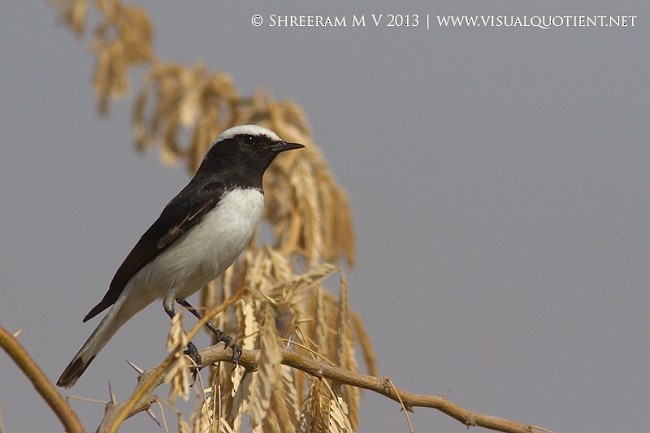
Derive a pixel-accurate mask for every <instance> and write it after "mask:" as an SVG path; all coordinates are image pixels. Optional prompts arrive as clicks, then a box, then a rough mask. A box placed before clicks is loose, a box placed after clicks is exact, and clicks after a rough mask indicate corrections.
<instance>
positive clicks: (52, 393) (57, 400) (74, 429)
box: [0, 326, 85, 433]
mask: <svg viewBox="0 0 650 433" xmlns="http://www.w3.org/2000/svg"><path fill="white" fill-rule="evenodd" d="M0 347H2V348H3V349H4V350H5V352H7V354H8V355H9V357H10V358H11V359H13V361H14V362H15V363H16V365H18V367H19V368H20V369H21V370H22V371H23V373H25V376H27V379H29V381H30V382H31V383H32V385H34V388H35V389H36V392H38V393H39V394H40V395H41V397H43V400H45V402H46V403H47V404H48V405H49V406H50V408H52V410H53V411H54V413H55V414H56V416H57V417H58V418H59V420H60V421H61V423H62V424H63V426H64V427H65V429H66V431H67V432H68V433H83V432H84V431H85V430H84V428H83V426H82V425H81V422H80V421H79V418H77V415H76V414H75V413H74V411H73V410H72V408H71V407H70V406H69V405H68V403H67V402H66V401H65V399H64V398H63V397H62V396H61V394H59V392H58V391H57V390H56V388H55V387H54V385H52V382H50V381H49V379H48V378H47V376H45V373H43V370H41V369H40V367H39V366H38V365H37V364H36V363H35V362H34V360H33V359H32V357H31V356H29V354H28V353H27V352H26V351H25V349H24V348H23V347H22V345H21V344H20V343H19V342H18V340H16V338H15V337H14V336H13V335H11V334H10V333H9V332H7V330H6V329H5V328H3V327H2V326H0Z"/></svg>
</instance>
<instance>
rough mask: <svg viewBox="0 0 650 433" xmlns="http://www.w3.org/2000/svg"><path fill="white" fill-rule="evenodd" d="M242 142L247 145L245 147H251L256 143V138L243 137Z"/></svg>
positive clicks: (250, 136) (252, 136) (251, 136)
mask: <svg viewBox="0 0 650 433" xmlns="http://www.w3.org/2000/svg"><path fill="white" fill-rule="evenodd" d="M242 141H243V142H244V144H247V145H249V146H250V145H253V144H255V143H256V142H257V137H255V136H254V135H244V136H243V137H242Z"/></svg>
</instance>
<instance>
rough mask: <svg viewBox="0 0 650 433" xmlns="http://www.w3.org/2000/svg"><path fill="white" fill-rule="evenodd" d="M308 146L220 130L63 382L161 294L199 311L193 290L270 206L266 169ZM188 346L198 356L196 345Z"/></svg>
mask: <svg viewBox="0 0 650 433" xmlns="http://www.w3.org/2000/svg"><path fill="white" fill-rule="evenodd" d="M302 147H304V146H303V145H302V144H297V143H289V142H286V141H283V140H282V139H280V137H278V136H277V135H276V134H275V133H274V132H273V131H270V130H268V129H266V128H263V127H261V126H256V125H242V126H235V127H233V128H230V129H228V130H226V131H224V132H223V133H222V134H221V135H219V136H218V137H217V139H216V141H215V142H214V144H213V145H212V147H211V148H210V150H208V153H207V154H206V156H205V158H204V159H203V161H202V162H201V165H200V167H199V169H198V171H197V172H196V174H195V175H194V177H193V178H192V180H190V182H189V184H188V185H187V186H186V187H185V188H184V189H183V190H182V191H181V192H180V193H179V194H178V195H177V196H176V197H174V198H173V199H172V200H171V201H170V202H169V203H168V204H167V206H165V208H164V209H163V211H162V213H161V214H160V216H159V217H158V219H157V220H156V221H155V222H154V223H153V225H152V226H151V227H150V228H149V230H147V231H146V232H145V233H144V234H143V235H142V237H141V238H140V240H139V241H138V242H137V243H136V244H135V246H134V247H133V249H132V250H131V252H130V253H129V255H128V256H127V257H126V259H125V260H124V262H123V263H122V265H121V266H120V267H119V269H118V270H117V272H116V273H115V276H114V277H113V280H112V281H111V284H110V286H109V289H108V292H106V295H104V298H103V299H102V300H101V302H100V303H99V304H97V305H96V306H95V307H94V308H93V309H92V310H90V312H89V313H88V314H87V315H86V317H84V319H83V321H84V322H86V321H88V320H90V319H92V318H93V317H95V316H96V315H98V314H99V313H101V312H102V311H104V310H105V309H107V308H109V307H111V306H112V307H111V309H110V310H109V312H108V314H106V317H104V319H102V321H101V322H100V324H99V326H97V329H95V331H94V332H93V333H92V334H91V336H90V338H88V340H87V341H86V343H85V344H84V345H83V347H82V348H81V350H79V353H77V354H76V355H75V356H74V358H73V359H72V361H71V362H70V364H69V365H68V366H67V367H66V369H65V370H64V371H63V373H62V374H61V377H60V378H59V380H58V382H57V385H58V386H63V387H66V388H69V387H71V386H73V385H74V384H75V382H76V381H77V379H79V377H80V376H81V375H82V374H83V372H84V371H85V370H86V368H88V365H89V364H90V363H91V362H92V360H93V359H95V356H96V355H97V353H99V351H100V350H102V348H103V347H104V346H105V345H106V343H107V342H108V340H110V339H111V337H113V335H114V334H115V333H116V332H117V330H118V329H119V328H120V327H121V326H122V325H123V324H124V323H125V322H126V321H127V320H129V319H130V318H131V317H133V315H135V314H136V313H137V312H138V311H140V310H142V309H143V308H144V307H146V306H147V305H149V304H150V303H152V302H153V301H155V300H156V299H161V298H162V299H163V306H164V309H165V311H166V312H167V314H168V315H169V316H170V317H173V316H174V314H175V313H174V302H175V301H176V302H178V303H179V304H181V305H183V306H185V307H187V308H188V309H189V310H190V311H191V312H192V313H193V314H194V315H196V316H197V317H199V316H200V314H199V313H198V312H197V311H196V310H194V309H193V308H192V307H191V305H189V303H187V301H186V300H185V298H186V297H188V296H190V295H192V294H193V293H195V292H196V291H197V290H199V289H200V288H201V287H203V286H204V285H205V284H207V283H208V282H210V281H212V280H214V279H215V278H217V277H218V276H219V275H221V274H222V273H223V272H224V271H225V270H226V269H228V267H230V265H232V263H233V262H234V261H235V260H236V259H237V257H238V256H239V255H240V254H241V252H242V251H243V250H244V248H245V247H246V245H247V244H248V242H249V241H250V239H251V236H252V235H253V231H254V230H255V227H256V225H257V223H258V221H259V219H260V215H261V213H262V207H263V206H264V192H263V190H262V176H263V175H264V172H265V171H266V169H267V168H268V167H269V165H270V164H271V162H272V161H273V159H274V158H275V157H276V156H277V155H278V154H279V153H280V152H284V151H287V150H291V149H299V148H302ZM209 327H210V329H211V330H212V331H213V332H215V333H216V334H217V339H218V340H220V341H223V342H224V343H225V344H226V346H228V345H232V346H233V347H232V348H233V358H234V360H235V361H237V358H238V355H239V353H241V349H240V348H239V347H237V346H235V345H233V344H232V339H231V338H230V337H228V336H227V335H225V334H223V333H222V332H221V331H220V330H218V329H217V328H216V327H214V326H212V325H211V324H210V326H209ZM188 349H189V351H190V354H191V355H192V354H194V355H195V356H198V351H196V348H195V347H194V346H193V345H191V346H190V345H188Z"/></svg>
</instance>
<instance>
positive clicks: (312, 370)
mask: <svg viewBox="0 0 650 433" xmlns="http://www.w3.org/2000/svg"><path fill="white" fill-rule="evenodd" d="M200 353H201V358H202V360H203V361H204V363H206V364H212V363H217V362H232V351H231V350H230V349H224V348H223V346H222V345H219V346H211V347H208V348H205V349H203V350H201V351H200ZM281 354H282V360H281V363H282V364H283V365H287V366H289V367H292V368H295V369H297V370H300V371H302V372H304V373H307V374H309V375H311V376H313V377H315V378H320V379H330V380H332V381H335V382H338V383H341V384H345V385H349V386H352V387H356V388H363V389H367V390H369V391H373V392H376V393H378V394H381V395H383V396H385V397H388V398H390V399H391V400H394V401H396V402H398V403H399V402H400V400H401V402H402V403H403V404H404V406H405V407H406V408H407V409H408V410H412V409H413V408H415V407H428V408H432V409H436V410H439V411H441V412H443V413H445V414H446V415H449V416H451V417H452V418H454V419H456V420H458V421H460V422H461V423H463V424H465V425H466V426H468V427H469V426H476V427H483V428H486V429H491V430H496V431H500V432H507V433H533V432H534V431H535V430H543V429H539V428H537V427H535V426H532V425H526V424H522V423H519V422H516V421H510V420H507V419H503V418H499V417H495V416H491V415H486V414H482V413H478V412H474V411H471V410H468V409H465V408H463V407H461V406H459V405H457V404H454V403H452V402H450V401H449V400H448V399H447V398H446V397H443V396H439V395H425V394H415V393H412V392H409V391H405V390H403V389H400V388H397V387H395V386H394V385H392V384H391V381H390V379H389V378H388V377H375V376H368V375H364V374H360V373H356V372H353V371H349V370H345V369H343V368H339V367H334V366H330V365H327V364H324V363H321V362H318V361H314V360H312V359H308V358H307V357H304V356H301V355H299V354H297V353H296V352H293V351H291V350H289V349H286V348H282V349H281ZM258 360H259V350H244V352H243V353H242V356H241V358H240V360H239V363H240V365H241V366H242V367H244V368H246V369H247V370H249V371H256V370H257V368H258V366H259V361H258ZM155 370H156V369H151V370H147V371H145V372H144V373H142V375H141V376H140V378H139V379H138V385H137V386H136V389H135V391H134V394H135V393H136V392H138V391H142V389H141V388H142V387H143V383H145V382H147V379H148V378H150V377H151V376H152V375H153V374H154V371H155ZM162 382H163V380H162V376H161V377H159V378H158V379H157V380H156V381H154V382H152V383H151V385H152V387H151V388H150V389H148V390H147V391H146V392H145V393H144V394H143V395H142V398H141V399H140V400H139V401H137V402H135V406H134V410H133V411H131V415H134V414H135V413H137V412H141V411H144V410H146V409H148V408H149V407H150V406H151V404H152V403H153V402H154V401H155V397H154V391H155V388H156V387H158V386H160V385H161V384H162ZM122 408H123V403H121V404H118V405H112V406H110V407H108V408H107V410H106V415H105V418H104V421H102V426H104V425H106V422H105V421H106V420H107V419H109V418H112V417H113V416H114V412H115V411H119V410H121V409H122ZM98 431H99V432H102V431H104V430H102V427H101V426H100V429H99V430H98Z"/></svg>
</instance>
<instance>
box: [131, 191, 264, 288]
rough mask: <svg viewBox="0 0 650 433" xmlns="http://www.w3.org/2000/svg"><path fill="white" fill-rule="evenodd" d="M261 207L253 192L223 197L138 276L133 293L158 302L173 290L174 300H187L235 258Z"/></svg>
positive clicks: (259, 197) (260, 198)
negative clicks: (145, 294) (157, 299)
mask: <svg viewBox="0 0 650 433" xmlns="http://www.w3.org/2000/svg"><path fill="white" fill-rule="evenodd" d="M263 207H264V195H263V194H262V193H261V192H260V191H258V190H256V189H234V190H232V191H230V192H227V193H225V194H224V195H223V196H222V197H221V200H220V201H219V204H218V205H217V206H216V207H215V208H214V209H212V210H211V211H210V212H208V213H207V214H206V215H205V216H204V217H203V220H202V221H201V222H200V223H199V224H198V225H196V226H194V227H192V229H190V230H189V231H188V232H187V233H185V234H184V235H183V236H182V237H181V238H179V239H178V240H177V241H176V242H174V243H173V244H172V245H171V246H170V247H169V248H168V249H167V250H166V251H165V252H164V253H162V254H161V255H160V256H158V257H157V258H156V259H155V260H153V261H152V262H151V263H149V264H148V265H147V266H145V267H144V268H143V269H142V270H141V271H140V272H139V273H138V275H137V276H136V279H137V280H139V281H138V282H135V281H134V283H135V284H134V286H135V287H134V289H135V290H136V291H138V292H140V293H141V294H144V293H143V292H149V295H150V296H153V297H155V298H160V297H163V296H164V295H165V294H166V293H167V290H168V289H169V288H170V287H171V286H176V289H175V292H176V296H177V297H187V296H190V295H191V294H193V293H194V292H196V291H197V290H199V289H200V288H201V287H203V285H205V284H207V283H208V282H210V281H212V280H214V279H215V278H217V277H218V276H219V275H221V274H222V273H223V272H224V271H225V270H226V269H228V267H229V266H230V265H232V263H233V262H234V261H235V260H236V259H237V257H239V255H240V254H241V252H242V251H243V250H244V248H246V245H247V244H248V242H249V241H250V239H251V237H252V236H253V231H254V230H255V227H256V226H257V223H258V222H259V219H260V216H261V214H262V208H263ZM137 286H140V288H137Z"/></svg>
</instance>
